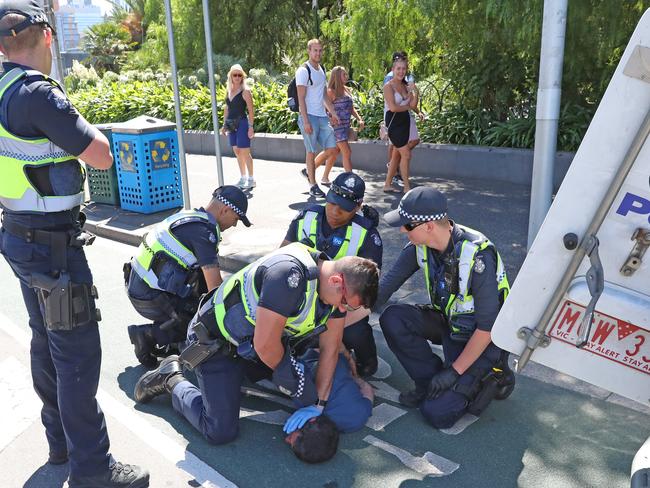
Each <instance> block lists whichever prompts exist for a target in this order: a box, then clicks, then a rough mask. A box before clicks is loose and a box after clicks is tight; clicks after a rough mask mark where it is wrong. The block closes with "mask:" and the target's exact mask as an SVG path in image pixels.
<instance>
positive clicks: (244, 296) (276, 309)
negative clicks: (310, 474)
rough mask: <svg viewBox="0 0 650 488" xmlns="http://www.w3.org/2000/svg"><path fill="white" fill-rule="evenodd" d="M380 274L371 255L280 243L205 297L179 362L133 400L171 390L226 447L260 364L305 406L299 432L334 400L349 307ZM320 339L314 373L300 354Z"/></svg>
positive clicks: (157, 373) (366, 296)
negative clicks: (333, 254)
mask: <svg viewBox="0 0 650 488" xmlns="http://www.w3.org/2000/svg"><path fill="white" fill-rule="evenodd" d="M378 281H379V273H378V269H377V265H376V264H375V263H373V262H372V261H370V260H369V259H363V258H360V257H356V256H347V257H344V258H341V259H339V260H337V261H331V260H329V259H328V258H327V257H326V256H325V255H323V254H322V253H321V252H319V251H316V250H314V249H311V248H308V247H307V246H305V245H303V244H300V243H293V244H290V245H288V246H285V247H283V248H281V249H278V250H276V251H274V252H273V253H271V254H269V255H267V256H264V257H262V258H260V259H258V260H257V261H255V262H254V263H251V264H249V265H248V266H246V267H245V268H243V269H242V270H241V271H239V272H237V273H235V274H233V275H232V276H230V277H229V278H227V279H226V280H225V281H224V282H223V284H222V285H221V286H220V287H219V288H218V289H217V290H216V291H214V292H213V293H210V294H207V295H206V296H205V298H204V300H203V302H202V304H201V306H200V308H199V311H198V312H197V314H196V316H195V317H194V319H193V320H192V322H191V323H190V326H189V328H188V343H189V345H188V347H187V348H186V349H184V350H183V353H182V354H181V358H180V361H179V358H178V357H177V356H170V357H168V358H166V359H164V360H163V361H162V362H161V364H160V366H159V367H158V369H156V370H153V371H150V372H148V373H145V374H144V375H143V376H142V377H141V378H140V379H139V380H138V382H137V383H136V385H135V391H134V398H135V400H136V401H137V402H140V403H144V402H148V401H150V400H151V399H152V398H154V397H156V396H158V395H162V394H164V393H171V395H172V404H173V406H174V409H175V410H176V411H178V412H179V413H180V414H181V415H183V416H184V417H185V418H186V419H187V420H188V421H189V422H190V423H191V424H192V425H193V426H194V427H195V428H196V429H197V430H198V431H199V432H201V433H202V434H203V436H204V437H205V438H206V439H207V440H208V441H210V442H212V443H214V444H224V443H227V442H230V441H232V440H233V439H235V437H237V435H238V433H239V406H240V401H241V398H240V397H241V393H240V388H241V383H242V380H243V376H244V371H245V369H251V368H252V369H254V370H255V369H257V370H258V371H260V374H264V371H266V375H267V376H268V377H271V379H272V381H273V382H274V383H275V384H276V385H277V386H278V387H279V388H280V390H281V391H283V392H284V393H285V394H287V395H289V396H291V397H292V398H293V399H294V403H296V404H297V405H299V406H301V408H299V409H298V410H297V411H296V412H295V413H294V414H293V416H292V422H291V430H295V429H299V428H301V427H302V426H303V425H304V424H305V423H306V422H307V421H309V420H310V419H312V418H314V417H318V416H320V415H321V414H322V412H323V409H325V408H326V407H327V403H328V400H329V398H330V394H331V392H332V388H333V382H334V376H335V370H336V367H337V363H338V361H339V352H340V350H341V339H342V336H343V326H344V319H345V313H346V311H348V310H356V309H358V308H360V307H362V306H366V307H369V306H372V305H373V304H374V302H375V299H376V297H377V286H378ZM314 336H318V344H319V349H320V354H319V359H318V368H317V371H316V375H315V380H312V378H311V376H310V375H309V373H308V372H307V371H306V370H305V365H304V364H302V363H301V362H300V360H299V359H298V358H295V357H294V356H293V351H294V350H295V349H297V348H299V346H300V342H301V341H304V340H309V339H310V338H312V337H314ZM181 362H182V363H183V364H185V365H186V366H188V367H190V368H194V369H195V372H196V376H197V379H198V382H199V388H197V387H196V386H194V385H193V384H192V383H190V382H189V381H187V380H186V379H185V378H184V376H183V374H182V372H181ZM253 366H254V367H253ZM262 370H264V371H262Z"/></svg>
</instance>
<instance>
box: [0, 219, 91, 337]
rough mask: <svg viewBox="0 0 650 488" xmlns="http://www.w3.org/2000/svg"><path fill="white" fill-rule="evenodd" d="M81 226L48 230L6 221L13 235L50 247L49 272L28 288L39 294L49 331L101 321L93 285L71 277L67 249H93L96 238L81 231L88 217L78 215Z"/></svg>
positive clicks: (32, 278)
mask: <svg viewBox="0 0 650 488" xmlns="http://www.w3.org/2000/svg"><path fill="white" fill-rule="evenodd" d="M79 217H80V218H79V222H78V223H77V224H76V225H75V226H74V227H73V228H72V229H70V230H47V229H34V228H31V227H26V226H24V225H21V224H17V223H15V222H11V221H7V222H3V223H2V227H3V228H4V229H5V230H6V231H7V232H9V233H10V234H12V235H14V236H16V237H19V238H21V239H23V240H25V241H26V242H28V243H32V242H33V243H36V244H41V245H45V246H49V247H50V272H51V274H45V273H32V274H31V275H30V279H29V284H28V285H29V287H30V288H34V289H36V290H37V293H38V295H39V299H40V301H41V303H43V306H44V310H45V316H44V319H45V325H46V326H47V328H48V329H49V330H57V331H58V330H72V329H73V328H75V327H81V326H83V325H86V324H89V323H91V322H94V321H97V322H99V321H100V320H101V312H100V311H99V309H98V308H96V307H95V299H97V298H99V295H98V293H97V288H96V287H95V286H94V285H93V284H88V283H74V282H73V281H72V280H71V279H70V274H69V273H68V269H67V267H68V260H67V250H68V247H75V248H81V247H83V246H89V245H91V244H92V243H93V242H94V240H95V236H94V235H93V234H90V233H89V232H85V231H83V230H82V226H83V223H84V222H85V220H86V219H85V216H84V215H83V213H80V214H79Z"/></svg>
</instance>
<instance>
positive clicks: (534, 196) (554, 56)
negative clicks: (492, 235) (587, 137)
mask: <svg viewBox="0 0 650 488" xmlns="http://www.w3.org/2000/svg"><path fill="white" fill-rule="evenodd" d="M566 14H567V0H544V21H543V24H542V49H541V53H540V63H539V88H538V90H537V113H536V115H535V119H536V127H535V152H534V156H533V180H532V183H531V192H530V216H529V220H528V248H529V249H530V247H531V246H532V244H533V241H534V240H535V236H536V235H537V231H538V230H539V228H540V227H541V225H542V222H543V221H544V218H545V217H546V212H548V209H549V208H550V206H551V196H552V194H553V170H554V168H555V153H556V149H557V127H558V120H559V118H560V97H561V96H562V63H563V60H564V37H565V34H566Z"/></svg>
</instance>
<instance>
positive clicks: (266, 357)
mask: <svg viewBox="0 0 650 488" xmlns="http://www.w3.org/2000/svg"><path fill="white" fill-rule="evenodd" d="M286 322H287V318H286V317H285V316H284V315H280V314H279V313H277V312H274V311H272V310H269V309H268V308H264V307H257V320H256V321H255V331H254V332H253V346H254V347H255V352H256V353H257V355H258V356H259V358H260V359H261V360H262V362H263V363H264V364H266V365H267V366H268V367H269V368H271V369H275V368H276V366H277V365H278V363H279V362H280V361H281V360H282V357H283V356H284V347H283V346H282V340H281V338H282V331H283V330H284V324H285V323H286Z"/></svg>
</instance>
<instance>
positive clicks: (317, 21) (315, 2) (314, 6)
mask: <svg viewBox="0 0 650 488" xmlns="http://www.w3.org/2000/svg"><path fill="white" fill-rule="evenodd" d="M311 10H312V13H313V14H314V30H315V31H316V38H319V37H320V15H319V14H318V0H312V2H311Z"/></svg>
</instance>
